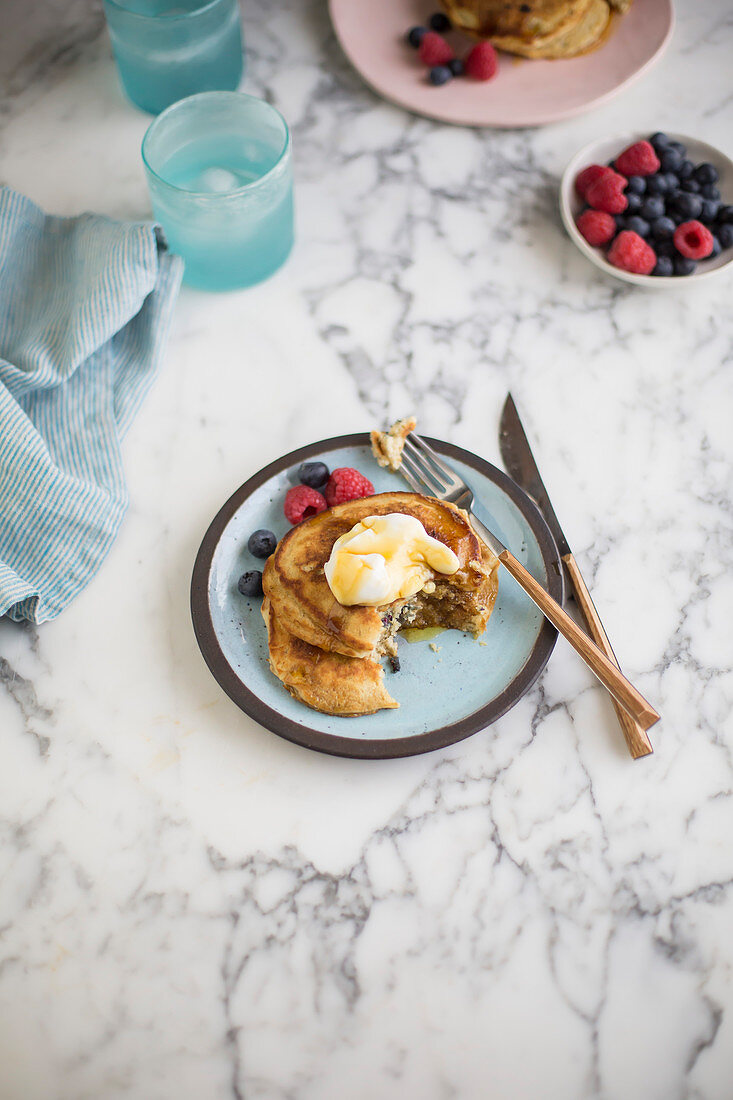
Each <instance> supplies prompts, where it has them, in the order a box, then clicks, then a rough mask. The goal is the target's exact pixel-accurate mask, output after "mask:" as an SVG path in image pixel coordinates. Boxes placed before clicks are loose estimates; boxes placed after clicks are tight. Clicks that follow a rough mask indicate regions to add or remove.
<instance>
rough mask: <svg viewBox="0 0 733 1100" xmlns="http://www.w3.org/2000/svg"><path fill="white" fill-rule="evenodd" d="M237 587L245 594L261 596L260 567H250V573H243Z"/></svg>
mask: <svg viewBox="0 0 733 1100" xmlns="http://www.w3.org/2000/svg"><path fill="white" fill-rule="evenodd" d="M237 588H238V589H239V591H240V592H241V594H242V595H243V596H261V595H262V574H261V573H260V571H259V569H250V571H249V572H248V573H242V576H241V577H240V578H239V580H238V581H237Z"/></svg>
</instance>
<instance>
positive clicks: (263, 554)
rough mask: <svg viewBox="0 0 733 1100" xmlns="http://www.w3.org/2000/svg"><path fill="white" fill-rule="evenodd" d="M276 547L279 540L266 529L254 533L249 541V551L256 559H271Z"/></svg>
mask: <svg viewBox="0 0 733 1100" xmlns="http://www.w3.org/2000/svg"><path fill="white" fill-rule="evenodd" d="M276 546H277V539H276V538H275V535H274V534H273V532H272V531H268V530H267V529H266V528H264V527H260V528H259V530H257V531H253V532H252V534H251V535H250V536H249V539H248V540H247V549H248V550H249V552H250V554H254V556H255V557H256V558H269V556H270V554H271V553H272V552H273V550H274V549H275V547H276Z"/></svg>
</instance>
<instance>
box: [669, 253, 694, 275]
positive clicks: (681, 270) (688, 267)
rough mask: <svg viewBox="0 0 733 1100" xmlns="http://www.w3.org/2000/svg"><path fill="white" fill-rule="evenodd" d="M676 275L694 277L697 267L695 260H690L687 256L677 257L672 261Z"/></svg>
mask: <svg viewBox="0 0 733 1100" xmlns="http://www.w3.org/2000/svg"><path fill="white" fill-rule="evenodd" d="M672 263H673V265H674V273H675V275H692V273H693V271H694V270H695V268H696V267H697V264H696V263H695V261H694V260H688V258H687V256H679V255H678V256H675V258H674V260H673V261H672Z"/></svg>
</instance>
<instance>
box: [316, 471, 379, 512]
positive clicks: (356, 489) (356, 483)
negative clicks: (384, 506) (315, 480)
mask: <svg viewBox="0 0 733 1100" xmlns="http://www.w3.org/2000/svg"><path fill="white" fill-rule="evenodd" d="M373 493H374V486H373V485H372V483H371V481H369V479H368V478H366V477H364V475H363V474H360V473H359V471H358V470H354V469H353V468H352V467H351V466H339V468H338V469H337V470H334V471H333V473H332V474H331V476H330V478H329V479H328V485H327V486H326V500H327V502H328V507H329V508H333V506H334V504H343V503H344V501H345V500H360V499H361V497H370V496H372V494H373Z"/></svg>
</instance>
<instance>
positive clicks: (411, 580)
mask: <svg viewBox="0 0 733 1100" xmlns="http://www.w3.org/2000/svg"><path fill="white" fill-rule="evenodd" d="M459 565H460V562H459V560H458V558H457V557H456V555H455V554H454V553H453V551H452V550H451V549H450V547H448V546H446V545H445V544H444V543H442V542H440V541H439V540H438V539H434V538H433V537H432V536H431V535H429V534H428V533H427V531H426V530H425V528H424V527H423V525H422V523H420V520H419V519H416V518H415V517H414V516H406V515H404V514H403V513H402V512H390V513H389V514H388V515H386V516H366V517H365V518H364V519H363V520H360V522H359V523H357V524H355V525H354V527H352V528H351V530H350V531H347V532H346V534H345V535H341V537H340V538H338V539H336V541H335V543H334V544H333V549H332V550H331V556H330V558H329V559H328V561H327V562H326V564H325V566H324V572H325V574H326V580H327V581H328V586H329V588H330V589H331V591H332V592H333V594H334V596H335V597H336V599H337V600H338V602H339V603H340V604H343V605H344V606H345V607H352V606H354V605H355V604H363V605H366V606H368V607H379V606H381V605H382V604H387V603H392V601H393V600H398V599H407V598H408V597H410V596H414V595H415V593H416V592H419V591H420V590H421V589H422V588H424V587H425V585H426V583H427V582H428V581H429V580H431V579H432V576H433V573H445V574H448V575H450V574H452V573H456V572H457V571H458V567H459Z"/></svg>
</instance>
